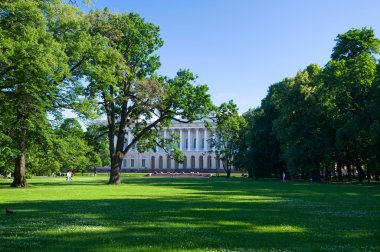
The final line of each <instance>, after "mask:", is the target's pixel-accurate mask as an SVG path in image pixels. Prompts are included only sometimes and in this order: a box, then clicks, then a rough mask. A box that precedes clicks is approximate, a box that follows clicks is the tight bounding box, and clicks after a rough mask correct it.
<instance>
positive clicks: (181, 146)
mask: <svg viewBox="0 0 380 252" xmlns="http://www.w3.org/2000/svg"><path fill="white" fill-rule="evenodd" d="M179 139H180V140H179V148H180V149H181V150H183V137H182V129H180V130H179Z"/></svg>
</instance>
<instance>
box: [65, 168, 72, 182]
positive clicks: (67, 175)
mask: <svg viewBox="0 0 380 252" xmlns="http://www.w3.org/2000/svg"><path fill="white" fill-rule="evenodd" d="M71 176H72V172H71V171H70V170H69V171H67V173H66V180H67V181H71Z"/></svg>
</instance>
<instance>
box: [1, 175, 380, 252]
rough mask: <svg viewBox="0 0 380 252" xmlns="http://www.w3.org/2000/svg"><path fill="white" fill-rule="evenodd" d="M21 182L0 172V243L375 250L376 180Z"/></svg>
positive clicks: (379, 190) (52, 247)
mask: <svg viewBox="0 0 380 252" xmlns="http://www.w3.org/2000/svg"><path fill="white" fill-rule="evenodd" d="M28 182H29V187H28V188H16V189H14V188H9V181H8V182H7V181H6V180H1V182H0V207H1V210H2V211H3V213H2V214H1V215H0V251H380V239H379V237H380V186H379V185H378V184H373V185H367V184H363V185H359V184H308V183H301V182H291V183H281V182H279V181H250V180H249V179H243V178H232V179H230V180H229V179H225V178H209V179H201V178H200V179H197V178H188V179H184V178H144V177H125V178H124V179H123V184H122V185H119V186H110V185H106V182H107V177H106V176H103V177H81V176H77V177H74V180H73V181H70V182H68V181H65V179H64V178H35V179H30V180H29V181H28ZM6 207H8V208H11V209H13V210H14V211H15V214H12V215H6V214H5V213H4V209H5V208H6Z"/></svg>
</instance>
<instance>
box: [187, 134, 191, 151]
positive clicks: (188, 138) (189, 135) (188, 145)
mask: <svg viewBox="0 0 380 252" xmlns="http://www.w3.org/2000/svg"><path fill="white" fill-rule="evenodd" d="M190 137H191V134H190V128H187V150H188V151H190V145H191V139H190Z"/></svg>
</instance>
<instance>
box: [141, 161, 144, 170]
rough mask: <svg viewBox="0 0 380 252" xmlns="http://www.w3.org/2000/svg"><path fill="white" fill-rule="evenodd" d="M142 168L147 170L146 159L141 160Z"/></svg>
mask: <svg viewBox="0 0 380 252" xmlns="http://www.w3.org/2000/svg"><path fill="white" fill-rule="evenodd" d="M141 166H142V167H144V168H145V159H141Z"/></svg>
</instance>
